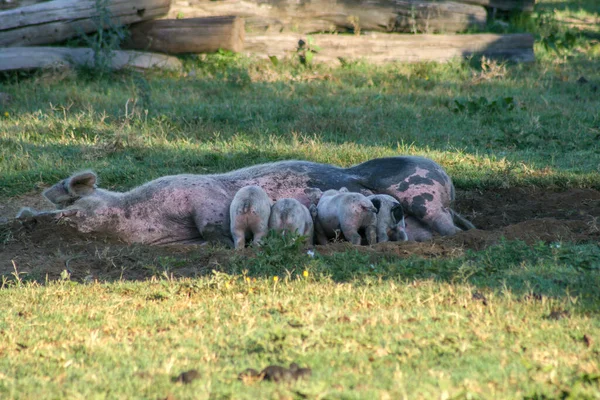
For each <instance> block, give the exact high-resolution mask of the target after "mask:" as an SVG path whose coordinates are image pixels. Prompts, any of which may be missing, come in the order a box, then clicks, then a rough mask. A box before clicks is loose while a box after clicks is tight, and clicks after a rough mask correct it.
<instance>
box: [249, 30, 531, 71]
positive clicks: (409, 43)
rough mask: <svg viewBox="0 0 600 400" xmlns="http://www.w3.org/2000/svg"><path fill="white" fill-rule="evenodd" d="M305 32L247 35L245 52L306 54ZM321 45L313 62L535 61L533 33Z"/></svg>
mask: <svg viewBox="0 0 600 400" xmlns="http://www.w3.org/2000/svg"><path fill="white" fill-rule="evenodd" d="M299 40H303V41H304V42H305V43H308V41H307V38H306V37H302V36H301V35H293V34H286V35H263V36H249V37H247V38H246V44H245V49H244V52H247V53H249V54H256V55H260V56H265V57H266V56H276V57H294V56H303V55H304V54H305V52H306V50H298V41H299ZM312 42H313V43H314V44H315V45H316V46H318V51H316V52H314V54H313V59H312V60H313V62H324V63H331V62H340V61H345V62H348V61H351V60H360V59H362V60H365V61H367V62H370V63H373V64H383V63H388V62H395V61H397V62H421V61H438V62H446V61H449V60H451V59H453V58H455V57H468V56H471V55H484V56H486V57H489V58H503V59H507V60H511V61H516V62H531V61H534V54H533V36H532V35H530V34H512V35H496V34H476V35H395V34H382V33H380V34H371V35H364V36H354V35H313V36H312ZM305 47H306V45H305Z"/></svg>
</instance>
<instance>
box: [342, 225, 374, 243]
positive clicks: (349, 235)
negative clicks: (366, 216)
mask: <svg viewBox="0 0 600 400" xmlns="http://www.w3.org/2000/svg"><path fill="white" fill-rule="evenodd" d="M341 228H342V233H343V234H344V237H345V238H346V240H347V241H349V242H350V243H352V244H353V245H356V246H359V245H360V242H361V237H360V234H359V233H358V231H357V229H356V227H355V226H352V225H351V224H341ZM369 244H371V243H369Z"/></svg>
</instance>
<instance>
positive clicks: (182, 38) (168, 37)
mask: <svg viewBox="0 0 600 400" xmlns="http://www.w3.org/2000/svg"><path fill="white" fill-rule="evenodd" d="M129 32H130V34H131V36H130V39H129V40H128V41H127V42H126V43H125V44H124V45H123V48H128V49H139V50H150V51H159V52H161V53H169V54H179V53H211V52H215V51H217V50H219V49H223V50H229V51H234V52H240V51H242V49H243V48H244V35H245V30H244V20H243V19H242V18H239V17H233V16H228V17H205V18H186V19H162V20H155V21H146V22H141V23H139V24H135V25H132V26H131V27H130V30H129Z"/></svg>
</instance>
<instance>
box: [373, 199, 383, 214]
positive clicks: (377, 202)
mask: <svg viewBox="0 0 600 400" xmlns="http://www.w3.org/2000/svg"><path fill="white" fill-rule="evenodd" d="M371 203H373V206H374V207H375V208H376V209H377V214H379V209H380V208H381V200H379V199H371Z"/></svg>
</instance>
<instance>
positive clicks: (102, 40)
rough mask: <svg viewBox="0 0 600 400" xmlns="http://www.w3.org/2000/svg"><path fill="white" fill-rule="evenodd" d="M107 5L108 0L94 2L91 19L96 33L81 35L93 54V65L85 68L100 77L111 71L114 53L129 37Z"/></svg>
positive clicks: (108, 3)
mask: <svg viewBox="0 0 600 400" xmlns="http://www.w3.org/2000/svg"><path fill="white" fill-rule="evenodd" d="M109 5H110V0H95V8H96V12H95V14H94V15H93V16H92V18H91V19H92V21H93V23H94V25H95V27H96V31H95V32H94V33H93V34H91V35H87V34H84V33H83V32H82V34H81V39H82V40H83V42H84V44H85V45H86V46H87V47H89V48H90V49H92V51H93V52H94V63H93V65H89V66H88V67H87V68H88V70H89V71H90V72H91V73H92V74H94V75H100V76H101V75H105V74H108V73H110V72H111V71H112V59H113V57H114V51H115V50H119V48H120V47H121V43H122V42H123V41H124V40H125V39H126V38H127V37H128V35H129V32H128V31H127V29H126V28H125V27H123V26H122V25H120V24H119V23H118V22H116V20H115V17H114V16H113V15H112V12H111V11H110V9H109Z"/></svg>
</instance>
